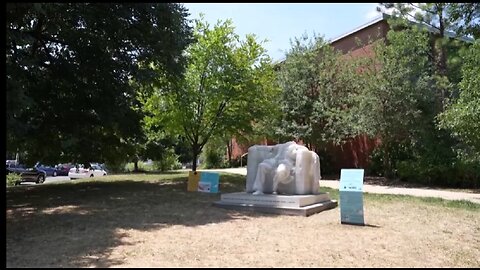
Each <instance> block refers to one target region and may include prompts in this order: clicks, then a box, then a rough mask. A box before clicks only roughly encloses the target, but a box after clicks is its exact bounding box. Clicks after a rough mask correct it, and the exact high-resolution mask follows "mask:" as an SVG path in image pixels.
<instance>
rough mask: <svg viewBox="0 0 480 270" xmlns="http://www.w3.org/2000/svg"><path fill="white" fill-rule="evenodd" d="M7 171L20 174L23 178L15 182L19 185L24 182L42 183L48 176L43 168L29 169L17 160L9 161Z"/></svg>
mask: <svg viewBox="0 0 480 270" xmlns="http://www.w3.org/2000/svg"><path fill="white" fill-rule="evenodd" d="M6 165H7V167H6V171H7V174H9V173H16V174H19V175H20V178H21V180H19V181H18V182H16V183H15V185H19V184H20V183H22V182H35V183H37V184H41V183H43V182H45V179H46V178H47V173H46V172H45V171H43V170H40V169H37V168H35V167H34V168H30V169H27V168H26V167H25V165H22V164H16V162H8V161H7V164H6Z"/></svg>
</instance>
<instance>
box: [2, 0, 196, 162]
mask: <svg viewBox="0 0 480 270" xmlns="http://www.w3.org/2000/svg"><path fill="white" fill-rule="evenodd" d="M186 16H187V13H186V10H185V9H184V8H183V7H182V6H181V5H179V4H171V3H150V4H149V3H134V4H126V3H121V4H118V3H117V4H112V3H108V4H102V3H33V4H32V3H8V4H7V6H6V15H5V18H6V32H7V33H6V78H7V89H6V93H7V95H6V100H7V102H6V105H7V128H6V130H7V151H9V152H15V151H17V150H18V151H20V152H25V155H26V156H25V158H26V159H27V160H28V161H27V163H31V162H35V161H37V160H42V162H46V163H56V162H58V160H59V159H61V160H68V161H73V162H76V161H83V160H97V161H112V160H113V162H114V163H120V161H118V160H117V159H124V160H126V159H127V158H128V156H129V155H133V153H132V152H134V150H133V149H132V145H131V143H130V142H129V141H128V140H129V138H132V137H136V136H139V134H141V133H142V131H141V128H140V122H139V120H140V119H141V118H142V116H141V114H140V113H139V112H138V111H135V110H134V109H133V108H134V107H135V103H136V102H137V101H136V99H135V89H134V88H133V87H132V86H131V85H130V84H129V80H130V79H136V80H138V81H139V82H142V83H148V82H152V83H161V82H156V78H155V77H152V75H153V74H152V68H151V67H149V66H141V65H138V63H142V62H152V63H154V64H155V65H156V66H157V67H158V68H161V69H162V70H163V71H164V74H166V76H167V78H169V79H170V78H171V77H177V76H180V75H181V72H182V69H183V64H184V58H183V57H182V51H183V50H184V48H185V47H186V46H187V45H188V44H189V43H190V41H191V29H190V27H189V26H188V24H187V20H186ZM52 142H53V143H52Z"/></svg>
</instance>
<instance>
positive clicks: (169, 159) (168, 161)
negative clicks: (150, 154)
mask: <svg viewBox="0 0 480 270" xmlns="http://www.w3.org/2000/svg"><path fill="white" fill-rule="evenodd" d="M153 167H154V168H155V169H157V170H159V171H161V172H164V171H168V170H177V169H180V168H182V164H181V163H180V162H179V161H178V155H177V154H175V150H174V149H173V148H168V149H166V151H165V153H164V154H163V155H162V157H161V159H160V160H155V161H154V162H153Z"/></svg>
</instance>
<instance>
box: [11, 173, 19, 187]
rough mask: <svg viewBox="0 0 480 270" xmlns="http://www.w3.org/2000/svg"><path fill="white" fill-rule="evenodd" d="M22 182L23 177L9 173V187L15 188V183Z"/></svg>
mask: <svg viewBox="0 0 480 270" xmlns="http://www.w3.org/2000/svg"><path fill="white" fill-rule="evenodd" d="M20 180H22V177H21V176H20V175H19V174H16V173H9V174H7V187H12V186H15V183H17V182H19V181H20Z"/></svg>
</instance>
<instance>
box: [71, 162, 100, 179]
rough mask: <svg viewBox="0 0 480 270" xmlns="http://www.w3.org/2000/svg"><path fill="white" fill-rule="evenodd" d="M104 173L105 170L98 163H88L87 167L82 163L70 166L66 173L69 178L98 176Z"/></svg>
mask: <svg viewBox="0 0 480 270" xmlns="http://www.w3.org/2000/svg"><path fill="white" fill-rule="evenodd" d="M105 175H107V172H106V171H105V170H104V169H102V168H101V167H100V166H98V165H90V166H89V167H85V166H83V165H82V164H79V165H77V166H75V167H73V168H71V169H70V172H69V173H68V177H70V179H78V178H88V177H98V176H105Z"/></svg>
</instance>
